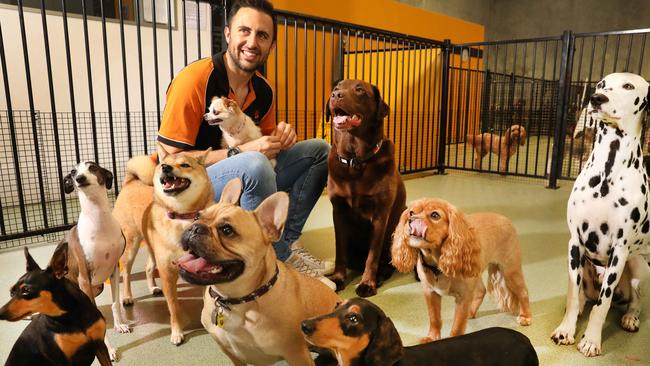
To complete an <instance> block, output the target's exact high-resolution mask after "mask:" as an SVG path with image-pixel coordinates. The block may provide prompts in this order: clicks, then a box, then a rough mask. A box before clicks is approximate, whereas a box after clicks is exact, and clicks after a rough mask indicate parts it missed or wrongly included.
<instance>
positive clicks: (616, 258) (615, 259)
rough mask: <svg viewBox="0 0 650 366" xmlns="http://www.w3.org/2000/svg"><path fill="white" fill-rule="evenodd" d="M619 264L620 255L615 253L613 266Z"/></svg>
mask: <svg viewBox="0 0 650 366" xmlns="http://www.w3.org/2000/svg"><path fill="white" fill-rule="evenodd" d="M617 264H618V256H617V255H615V256H614V259H612V266H614V267H616V265H617Z"/></svg>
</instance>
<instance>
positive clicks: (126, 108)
mask: <svg viewBox="0 0 650 366" xmlns="http://www.w3.org/2000/svg"><path fill="white" fill-rule="evenodd" d="M118 5H119V7H120V14H119V17H120V47H121V49H122V77H123V81H124V111H125V113H126V132H127V133H126V139H127V145H126V146H127V149H128V154H129V155H128V156H129V158H130V157H132V156H133V141H132V139H131V111H130V108H129V81H128V80H129V77H128V71H127V67H126V45H125V42H124V14H123V13H124V12H123V11H122V0H120V1H119V4H118ZM113 168H114V169H115V171H116V172H117V167H116V166H114V167H113ZM115 175H117V174H115ZM115 186H117V184H116V185H115Z"/></svg>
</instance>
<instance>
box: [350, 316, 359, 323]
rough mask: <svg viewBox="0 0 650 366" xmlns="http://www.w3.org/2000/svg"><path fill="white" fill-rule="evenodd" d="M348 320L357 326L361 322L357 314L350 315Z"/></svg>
mask: <svg viewBox="0 0 650 366" xmlns="http://www.w3.org/2000/svg"><path fill="white" fill-rule="evenodd" d="M348 320H349V321H351V322H352V323H354V324H357V323H358V322H359V317H358V316H357V314H349V315H348Z"/></svg>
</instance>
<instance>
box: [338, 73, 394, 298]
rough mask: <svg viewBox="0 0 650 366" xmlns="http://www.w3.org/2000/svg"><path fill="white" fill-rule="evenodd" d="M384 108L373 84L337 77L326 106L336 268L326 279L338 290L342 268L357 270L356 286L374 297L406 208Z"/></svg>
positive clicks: (386, 271)
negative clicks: (331, 130)
mask: <svg viewBox="0 0 650 366" xmlns="http://www.w3.org/2000/svg"><path fill="white" fill-rule="evenodd" d="M388 112H389V108H388V105H387V104H386V103H385V102H384V101H383V100H382V98H381V95H380V94H379V90H378V89H377V87H376V86H374V85H371V84H368V83H366V82H364V81H361V80H343V81H340V82H339V83H338V84H337V85H336V86H335V87H334V90H333V91H332V94H331V95H330V99H329V105H328V109H327V117H328V119H329V117H330V116H331V117H333V123H332V126H333V128H334V134H333V139H332V149H331V151H330V154H329V157H328V170H329V177H328V181H327V193H328V195H329V198H330V201H331V202H332V206H333V209H334V211H333V213H334V231H335V235H336V267H335V269H334V273H333V274H332V275H331V276H330V278H331V279H332V281H334V282H335V283H336V286H337V290H342V289H343V288H344V287H345V279H346V276H347V273H346V269H347V268H350V269H352V270H357V271H363V276H362V278H361V282H360V283H359V286H358V287H357V289H356V293H357V295H359V296H362V297H367V296H372V295H375V294H376V293H377V287H379V286H381V284H382V282H383V281H385V280H386V279H388V278H389V277H390V276H391V275H392V273H393V270H394V269H393V266H391V264H390V261H391V257H390V245H391V236H392V234H393V231H394V230H395V226H397V223H398V220H399V216H400V213H401V212H402V211H403V210H404V209H405V208H406V205H405V201H406V190H405V189H404V183H403V182H402V179H401V177H400V175H399V172H398V171H397V166H396V165H395V158H394V156H395V146H394V145H393V142H391V141H390V140H388V139H387V138H386V137H385V136H384V117H386V115H388Z"/></svg>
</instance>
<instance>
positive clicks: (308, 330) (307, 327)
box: [300, 320, 316, 335]
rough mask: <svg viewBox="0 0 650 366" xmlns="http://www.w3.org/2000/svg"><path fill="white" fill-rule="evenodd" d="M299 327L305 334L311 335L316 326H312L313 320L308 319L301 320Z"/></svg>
mask: <svg viewBox="0 0 650 366" xmlns="http://www.w3.org/2000/svg"><path fill="white" fill-rule="evenodd" d="M300 328H301V329H302V332H303V333H304V334H305V335H311V334H312V333H314V330H316V327H315V326H314V322H312V321H309V320H303V322H302V323H300Z"/></svg>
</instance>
